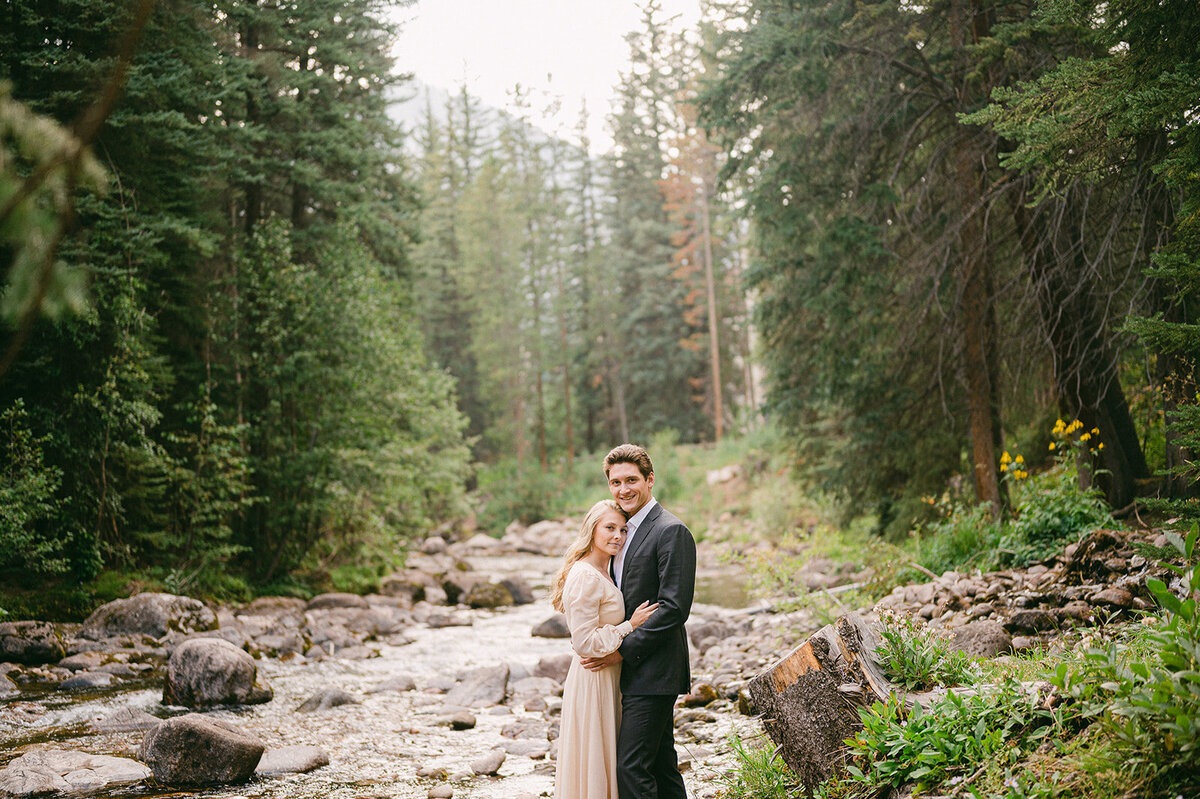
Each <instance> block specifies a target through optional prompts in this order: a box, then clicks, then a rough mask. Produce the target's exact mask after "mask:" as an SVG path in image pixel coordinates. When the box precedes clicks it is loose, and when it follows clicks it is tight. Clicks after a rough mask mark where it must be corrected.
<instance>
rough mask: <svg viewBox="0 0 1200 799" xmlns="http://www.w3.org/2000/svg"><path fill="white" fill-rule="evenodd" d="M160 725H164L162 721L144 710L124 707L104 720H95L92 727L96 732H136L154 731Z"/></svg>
mask: <svg viewBox="0 0 1200 799" xmlns="http://www.w3.org/2000/svg"><path fill="white" fill-rule="evenodd" d="M159 724H162V719H160V718H158V717H156V716H151V715H150V714H149V713H147V712H146V711H144V710H138V709H137V708H133V707H123V708H121V709H120V710H118V711H116V712H115V713H112V714H110V715H108V716H105V717H104V718H102V719H94V720H93V721H92V723H91V727H92V729H93V730H95V731H96V732H135V731H142V730H150V729H154V728H155V727H157V726H158V725H159Z"/></svg>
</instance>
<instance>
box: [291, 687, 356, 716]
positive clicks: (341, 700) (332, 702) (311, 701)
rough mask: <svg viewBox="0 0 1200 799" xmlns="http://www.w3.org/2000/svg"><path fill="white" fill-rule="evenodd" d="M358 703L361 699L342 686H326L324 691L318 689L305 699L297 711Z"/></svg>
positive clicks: (311, 711) (307, 711) (303, 711)
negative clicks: (347, 691)
mask: <svg viewBox="0 0 1200 799" xmlns="http://www.w3.org/2000/svg"><path fill="white" fill-rule="evenodd" d="M357 704H359V700H358V699H357V698H356V697H354V696H353V695H351V694H348V693H346V692H345V691H343V690H342V689H341V688H326V689H325V690H324V691H318V692H317V693H315V694H313V695H312V696H310V697H309V698H308V699H305V700H304V703H303V704H302V705H300V707H298V708H296V711H297V712H298V713H313V712H316V711H318V710H329V709H330V708H334V707H339V706H341V705H357Z"/></svg>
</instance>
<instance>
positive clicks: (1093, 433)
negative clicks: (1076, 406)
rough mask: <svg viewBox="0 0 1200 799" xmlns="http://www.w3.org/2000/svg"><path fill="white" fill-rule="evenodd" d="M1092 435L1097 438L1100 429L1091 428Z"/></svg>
mask: <svg viewBox="0 0 1200 799" xmlns="http://www.w3.org/2000/svg"><path fill="white" fill-rule="evenodd" d="M1092 435H1094V436H1098V435H1100V428H1099V427H1093V428H1092Z"/></svg>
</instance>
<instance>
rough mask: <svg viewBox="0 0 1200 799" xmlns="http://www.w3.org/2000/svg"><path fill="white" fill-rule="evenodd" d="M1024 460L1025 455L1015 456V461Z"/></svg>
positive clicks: (1022, 461) (1021, 461) (1020, 461)
mask: <svg viewBox="0 0 1200 799" xmlns="http://www.w3.org/2000/svg"><path fill="white" fill-rule="evenodd" d="M1024 462H1025V456H1024V455H1018V456H1017V458H1016V463H1024Z"/></svg>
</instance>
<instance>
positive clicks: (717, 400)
mask: <svg viewBox="0 0 1200 799" xmlns="http://www.w3.org/2000/svg"><path fill="white" fill-rule="evenodd" d="M700 215H701V221H702V223H703V225H704V284H705V288H706V289H707V291H708V355H709V362H710V364H711V366H710V368H711V372H712V396H713V436H714V440H716V441H720V440H721V435H722V433H723V430H724V424H725V410H724V408H723V407H722V405H721V393H722V392H721V346H720V340H719V338H718V328H719V327H720V320H719V319H718V318H717V289H716V285H715V282H714V280H713V249H712V218H711V216H710V214H709V208H708V183H707V178H702V179H701V184H700Z"/></svg>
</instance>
